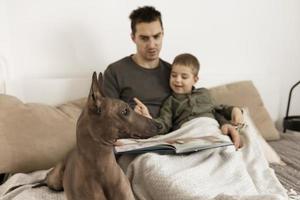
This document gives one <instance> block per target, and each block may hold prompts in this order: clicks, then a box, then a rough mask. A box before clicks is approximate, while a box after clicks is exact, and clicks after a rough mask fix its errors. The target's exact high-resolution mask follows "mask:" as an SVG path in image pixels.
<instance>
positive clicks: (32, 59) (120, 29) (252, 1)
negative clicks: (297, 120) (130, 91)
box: [0, 0, 300, 120]
mask: <svg viewBox="0 0 300 200" xmlns="http://www.w3.org/2000/svg"><path fill="white" fill-rule="evenodd" d="M142 5H153V6H155V7H156V8H157V9H158V10H160V11H161V12H162V15H163V22H164V28H165V39H164V46H163V50H162V54H161V56H162V58H164V59H166V60H168V61H170V62H171V61H172V59H173V58H174V56H175V55H177V54H179V53H182V52H190V53H193V54H195V55H196V56H197V57H198V58H199V60H200V62H201V71H200V82H199V84H198V85H199V86H211V85H216V84H221V83H226V82H232V81H235V80H243V79H250V80H253V81H254V83H255V85H256V86H257V88H258V90H259V92H260V93H261V95H262V97H263V100H264V103H265V105H266V107H267V109H268V110H269V112H270V114H271V116H272V118H273V119H274V120H281V118H282V117H283V116H284V115H285V109H286V102H287V96H288V90H289V88H290V87H291V85H292V84H294V83H295V82H297V81H298V80H299V79H300V37H299V35H300V1H299V0H245V1H240V0H227V1H224V0H190V1H184V2H183V1H175V0H164V1H158V0H152V1H150V0H147V1H146V0H145V1H139V0H131V1H122V0H109V1H108V0H106V1H105V0H89V1H86V0H48V1H46V0H42V1H41V0H26V1H22V0H0V24H1V26H0V58H2V60H3V62H5V64H6V66H8V67H9V68H8V71H9V73H8V79H9V80H28V81H30V80H34V79H43V78H49V79H52V78H55V79H59V78H71V77H72V78H73V77H77V78H80V79H81V78H87V77H90V75H91V72H92V71H94V70H97V71H103V70H104V69H105V68H106V66H107V65H108V64H109V63H111V62H113V61H115V60H117V59H119V58H121V57H124V56H126V55H129V54H131V53H132V52H134V51H135V46H134V45H133V43H132V42H131V40H130V22H129V19H128V15H129V13H130V12H131V11H132V10H133V9H135V8H137V7H138V6H142ZM33 82H34V81H33ZM48 85H50V86H51V87H54V88H55V87H59V86H58V85H57V84H51V83H49V84H48ZM48 85H47V87H48ZM87 85H88V84H87ZM42 91H44V90H43V89H41V93H42ZM25 92H27V91H22V92H20V93H16V94H21V93H25ZM294 93H295V97H294V99H293V100H294V101H293V102H292V103H293V104H292V105H291V109H292V110H291V114H298V115H299V114H300V105H299V103H297V102H296V101H298V102H299V99H300V87H299V88H296V90H295V92H294ZM78 95H82V93H80V94H78ZM41 96H42V95H41ZM72 97H75V96H72ZM34 100H35V99H34Z"/></svg>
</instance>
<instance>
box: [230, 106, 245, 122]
mask: <svg viewBox="0 0 300 200" xmlns="http://www.w3.org/2000/svg"><path fill="white" fill-rule="evenodd" d="M243 121H244V117H243V113H242V111H241V109H240V108H238V107H234V108H233V109H232V112H231V123H232V124H233V125H238V124H241V123H243Z"/></svg>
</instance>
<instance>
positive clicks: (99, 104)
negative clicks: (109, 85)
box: [77, 72, 158, 144]
mask: <svg viewBox="0 0 300 200" xmlns="http://www.w3.org/2000/svg"><path fill="white" fill-rule="evenodd" d="M102 82H103V78H102V74H101V73H100V74H99V78H98V80H97V74H96V72H94V73H93V78H92V85H91V89H90V94H89V96H88V100H87V104H86V107H85V108H84V110H83V112H82V114H81V116H80V118H79V120H78V124H77V126H86V128H88V131H87V132H89V134H90V135H91V137H92V138H93V140H96V141H98V142H104V143H109V144H111V143H113V142H115V140H116V139H119V138H149V137H152V136H154V135H156V134H157V132H158V128H157V124H156V123H155V122H154V121H153V120H151V119H149V118H146V117H144V116H142V115H139V114H137V113H136V112H134V111H133V110H132V109H131V108H130V107H129V105H128V104H127V103H125V102H124V101H122V100H119V99H112V98H108V97H105V96H104V93H103V91H102V89H101V88H102Z"/></svg>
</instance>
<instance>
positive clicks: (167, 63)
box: [159, 58, 171, 69]
mask: <svg viewBox="0 0 300 200" xmlns="http://www.w3.org/2000/svg"><path fill="white" fill-rule="evenodd" d="M159 60H160V64H161V65H162V66H163V67H166V68H168V69H171V64H170V63H169V62H167V61H165V60H163V59H161V58H160V59H159Z"/></svg>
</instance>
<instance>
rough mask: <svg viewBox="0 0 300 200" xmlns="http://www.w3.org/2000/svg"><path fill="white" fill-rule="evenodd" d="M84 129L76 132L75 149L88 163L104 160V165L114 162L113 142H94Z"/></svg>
mask: <svg viewBox="0 0 300 200" xmlns="http://www.w3.org/2000/svg"><path fill="white" fill-rule="evenodd" d="M88 131H89V130H88V129H87V128H86V127H85V128H84V129H81V131H80V132H77V149H78V152H79V153H80V154H82V155H84V156H85V157H86V158H87V159H88V160H89V161H92V162H94V161H96V160H97V161H99V160H102V161H104V160H105V163H111V162H116V159H115V154H114V147H113V141H114V139H111V141H95V140H94V139H93V138H92V136H91V134H90V133H89V132H88ZM98 134H99V133H98Z"/></svg>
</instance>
